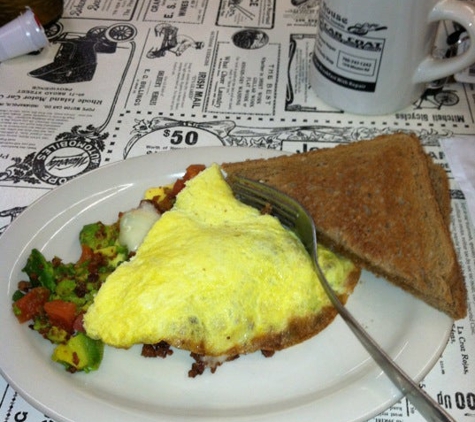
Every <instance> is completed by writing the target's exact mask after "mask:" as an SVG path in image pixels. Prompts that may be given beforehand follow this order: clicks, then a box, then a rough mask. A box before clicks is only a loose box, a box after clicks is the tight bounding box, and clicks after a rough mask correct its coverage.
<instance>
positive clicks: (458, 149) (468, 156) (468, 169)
mask: <svg viewBox="0 0 475 422" xmlns="http://www.w3.org/2000/svg"><path fill="white" fill-rule="evenodd" d="M441 143H442V148H443V149H444V153H445V156H446V158H447V161H448V163H449V166H450V169H451V170H452V175H453V176H454V178H455V180H456V181H457V183H458V185H459V186H460V189H462V192H463V193H464V195H465V198H466V200H467V205H468V210H469V213H470V216H471V218H472V223H473V224H475V137H474V136H457V137H453V138H446V139H442V140H441Z"/></svg>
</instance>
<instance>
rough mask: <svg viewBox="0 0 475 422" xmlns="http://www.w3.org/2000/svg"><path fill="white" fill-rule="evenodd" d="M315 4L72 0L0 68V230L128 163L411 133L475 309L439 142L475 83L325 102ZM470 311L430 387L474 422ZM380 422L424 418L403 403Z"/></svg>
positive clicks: (464, 224)
mask: <svg viewBox="0 0 475 422" xmlns="http://www.w3.org/2000/svg"><path fill="white" fill-rule="evenodd" d="M294 3H295V4H294ZM298 3H300V4H298ZM318 3H319V1H318V0H307V1H302V2H294V1H292V2H290V1H288V2H277V1H276V0H273V1H272V0H267V1H253V0H244V1H242V2H241V1H239V2H238V1H236V2H233V1H225V0H221V1H220V2H217V1H216V2H211V1H209V0H190V1H185V0H144V1H139V0H121V1H116V2H106V1H102V0H82V1H78V0H66V1H65V10H64V15H63V18H62V19H61V20H60V21H58V22H56V23H55V24H53V25H51V26H50V27H48V28H47V34H48V37H49V38H50V41H51V44H50V46H49V47H47V48H46V49H44V50H43V51H42V52H40V53H38V54H30V55H27V56H24V57H19V58H16V59H13V60H9V61H6V62H4V63H1V64H0V234H1V233H3V232H4V231H5V230H6V228H7V227H8V225H9V224H10V223H11V222H12V221H13V220H14V219H15V218H16V217H17V216H18V215H19V214H20V213H21V212H22V211H23V210H24V209H25V208H26V207H27V206H28V205H30V204H31V203H32V202H34V201H35V200H36V199H38V198H40V197H41V196H43V195H44V194H45V193H47V192H49V191H51V190H52V189H54V188H56V187H58V186H60V185H62V184H64V183H66V182H67V181H69V180H71V179H74V178H75V177H77V176H78V175H80V174H84V173H86V172H89V171H92V170H94V169H96V168H98V167H101V166H104V165H106V164H109V163H112V162H117V161H121V160H124V159H127V158H131V157H137V156H141V155H145V154H150V153H159V152H162V151H168V150H171V149H177V148H197V147H208V146H223V147H229V146H231V147H237V146H247V147H255V148H268V149H275V150H282V151H288V152H303V151H308V150H310V149H313V148H322V147H333V146H335V145H338V144H341V143H349V142H354V141H357V140H364V139H369V138H373V137H375V136H377V135H380V134H388V133H393V132H397V131H404V132H413V133H415V134H417V135H418V136H419V138H420V139H421V142H422V144H423V146H424V148H425V149H426V151H427V152H428V153H430V155H431V156H432V158H433V159H434V160H435V162H437V163H439V164H441V165H443V166H444V167H445V168H446V170H447V173H448V175H449V178H450V181H451V195H452V206H453V208H454V210H455V211H454V218H453V223H452V224H453V226H454V228H455V229H454V230H453V232H454V240H455V243H456V245H457V249H458V252H459V256H460V259H461V262H462V265H463V267H464V270H465V272H466V274H468V276H467V277H466V278H467V287H468V290H469V300H470V303H469V306H470V309H474V307H475V288H474V281H475V278H474V275H473V274H474V273H475V271H474V261H475V260H474V258H475V256H474V250H475V247H474V237H475V236H474V227H473V225H472V224H471V223H470V221H469V219H467V218H466V214H467V210H466V204H465V200H464V196H463V193H462V192H461V190H460V188H459V187H458V186H457V184H456V183H455V181H454V180H453V178H452V175H451V170H450V168H449V166H448V163H447V160H446V158H445V156H444V151H443V149H442V147H441V143H440V141H441V140H442V139H444V138H451V137H458V136H466V135H468V136H471V135H474V134H475V127H474V119H475V114H474V113H475V88H474V85H473V84H470V83H465V84H463V83H459V82H455V81H453V80H450V81H448V83H447V84H446V85H445V86H444V87H443V88H441V89H440V90H439V92H437V93H434V92H430V93H429V92H428V93H426V95H423V96H422V97H421V98H419V99H417V100H416V101H415V102H414V103H413V104H412V105H411V106H409V107H407V108H406V109H405V110H401V111H400V112H397V113H395V114H391V115H387V116H372V117H367V116H366V117H365V116H356V115H350V114H348V113H343V112H341V111H339V110H335V109H333V108H331V107H329V106H327V105H326V104H324V103H322V102H321V101H320V100H319V99H318V98H317V97H316V96H315V95H314V93H313V92H312V90H311V88H310V87H309V82H308V70H309V66H310V55H311V52H312V50H313V41H314V34H315V29H314V28H315V25H316V22H317V14H318V13H317V12H318ZM450 25H451V24H450V23H444V25H442V26H441V39H444V37H445V36H446V35H447V34H449V33H450V32H451V31H452V28H451V26H450ZM440 48H444V47H443V46H441V47H440ZM55 154H56V159H55V160H53V159H52V158H53V157H54V155H55ZM46 157H48V158H49V159H48V160H47V159H45V158H46ZM473 318H474V317H473V313H470V314H469V316H467V318H466V319H464V320H460V321H456V322H455V323H454V326H453V331H452V334H451V336H450V339H449V342H448V344H447V347H446V349H445V351H444V353H443V355H442V356H441V357H440V359H439V361H438V362H437V364H436V365H435V366H434V368H433V369H432V370H431V372H430V373H429V374H428V375H427V377H426V378H425V379H424V381H423V382H422V385H423V387H424V388H425V389H426V390H427V391H428V392H429V394H431V395H432V396H433V397H434V398H435V399H436V400H438V401H439V402H440V403H441V404H442V405H443V406H444V407H446V408H447V409H448V410H449V412H450V413H451V414H453V415H454V416H455V417H456V419H457V420H458V421H460V422H471V421H475V382H473V379H474V374H473V371H474V364H473V362H472V361H473V359H474V358H475V321H474V319H473ZM0 391H1V392H2V394H0V397H1V399H0V419H1V420H3V421H5V422H7V421H13V420H14V421H22V420H28V421H35V422H36V421H38V422H39V421H47V420H48V421H49V420H50V419H49V417H48V416H46V415H43V414H42V413H41V412H39V411H38V410H36V409H34V408H33V407H31V406H30V405H29V404H28V403H27V402H26V401H24V400H23V399H22V398H21V397H20V396H19V395H18V394H17V393H16V392H15V391H14V389H13V388H11V387H10V386H9V385H8V383H7V382H6V381H4V380H3V379H2V378H1V377H0ZM372 420H373V421H374V422H383V421H391V422H398V421H422V420H423V419H422V417H421V416H420V415H419V414H418V413H417V411H415V410H414V409H413V407H412V406H411V405H410V403H408V402H407V400H405V399H403V400H401V401H400V402H399V403H397V404H396V405H394V406H393V407H392V408H390V409H388V410H387V411H385V412H384V413H382V414H381V415H379V416H377V417H375V418H374V419H372Z"/></svg>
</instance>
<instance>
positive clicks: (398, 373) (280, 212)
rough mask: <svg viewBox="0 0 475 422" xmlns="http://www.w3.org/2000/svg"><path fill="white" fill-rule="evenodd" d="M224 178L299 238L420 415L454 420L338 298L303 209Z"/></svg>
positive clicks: (265, 189)
mask: <svg viewBox="0 0 475 422" xmlns="http://www.w3.org/2000/svg"><path fill="white" fill-rule="evenodd" d="M228 182H229V184H230V186H231V188H232V190H233V192H234V193H235V195H236V197H237V198H238V199H239V200H240V201H242V202H244V203H246V204H248V205H251V206H253V207H255V208H258V209H264V208H265V207H269V208H270V213H271V214H272V215H274V216H275V217H277V218H278V219H279V220H280V222H281V223H282V224H283V225H284V226H286V227H287V228H289V229H290V230H292V231H294V232H295V234H296V235H297V236H298V237H299V238H300V240H301V241H302V243H303V245H304V246H305V249H306V250H307V251H308V253H309V254H310V255H311V257H312V258H313V262H314V263H315V269H316V272H317V275H318V278H319V279H320V282H321V284H322V286H323V288H324V290H325V292H326V294H327V295H328V297H329V298H330V300H331V302H332V304H333V306H334V307H335V308H336V310H337V311H338V313H339V314H340V316H341V317H342V318H343V320H344V321H345V322H346V323H347V324H348V326H349V328H350V329H351V330H352V331H353V333H354V334H355V336H356V337H357V338H358V340H359V341H360V342H361V344H362V345H363V346H364V347H365V349H366V350H367V351H368V353H369V354H370V355H371V356H372V357H373V359H374V360H375V361H376V363H377V364H378V365H379V366H380V368H381V369H382V370H383V371H384V372H385V374H386V375H387V376H388V378H389V379H390V380H391V381H392V382H393V383H394V385H395V386H396V387H397V388H398V389H399V390H400V391H401V392H402V393H403V394H405V395H406V396H407V397H408V398H409V400H410V401H411V403H412V404H413V405H414V407H415V408H416V409H417V410H418V411H419V412H420V413H421V415H422V416H423V417H424V418H425V419H426V420H427V421H434V422H455V419H453V418H452V417H451V416H450V415H449V414H448V413H447V412H446V411H445V410H444V409H443V408H442V407H440V406H439V405H438V404H437V402H436V401H434V400H433V399H432V398H431V397H430V396H429V395H428V394H427V393H426V392H425V391H424V390H422V389H421V388H419V386H418V385H416V383H415V382H414V381H413V380H412V379H411V378H410V377H409V376H408V375H407V374H406V373H405V372H404V371H403V370H402V369H401V368H400V367H399V366H398V365H397V364H396V363H395V362H394V361H393V360H392V359H391V357H390V356H389V355H388V354H387V353H386V352H385V351H384V350H383V349H381V347H380V346H379V345H378V344H377V343H376V341H375V340H374V339H373V338H372V337H371V336H370V335H369V334H368V333H367V332H366V331H365V330H364V329H363V327H362V326H361V325H360V324H359V323H358V322H357V321H356V319H355V318H354V317H353V315H352V314H351V313H350V312H349V311H348V310H347V308H346V307H345V306H343V304H342V303H341V301H340V300H339V299H338V296H337V295H336V293H335V292H334V291H333V289H332V287H331V286H330V284H329V283H328V281H327V279H326V278H325V275H324V274H323V271H322V269H321V267H320V265H319V264H318V260H317V235H316V231H315V224H314V222H313V218H312V217H311V216H310V214H309V213H308V212H307V210H306V209H305V208H304V207H303V206H302V205H301V204H300V203H299V202H297V201H295V200H294V199H292V198H291V197H289V196H288V195H286V194H284V193H282V192H280V191H278V190H276V189H274V188H272V187H270V186H268V185H265V184H263V183H260V182H256V181H253V180H249V179H246V178H243V177H240V176H231V177H229V178H228Z"/></svg>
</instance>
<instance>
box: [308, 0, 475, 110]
mask: <svg viewBox="0 0 475 422" xmlns="http://www.w3.org/2000/svg"><path fill="white" fill-rule="evenodd" d="M442 20H449V21H455V22H457V23H458V24H460V25H462V26H463V27H464V28H465V30H466V31H467V33H468V35H469V36H470V47H469V49H468V50H467V51H465V53H463V54H462V55H460V56H456V57H451V58H442V59H441V58H435V57H434V56H433V54H432V53H433V51H434V44H435V38H436V34H437V29H438V26H439V23H440V21H442ZM473 63H475V5H472V4H470V3H468V2H464V1H460V0H322V2H321V4H320V10H319V18H318V29H317V35H316V39H315V49H314V53H313V55H312V59H311V69H310V75H311V76H310V78H311V81H310V82H311V85H312V87H313V89H314V91H315V92H316V94H317V96H318V97H319V98H320V99H322V100H323V101H324V102H325V103H327V104H329V105H331V106H333V107H336V108H338V109H341V110H344V111H348V112H351V113H355V114H367V115H375V114H388V113H392V112H395V111H397V110H400V109H402V108H405V107H407V106H409V105H410V104H411V103H412V102H414V101H415V100H416V99H417V98H419V97H420V96H421V95H422V93H423V91H424V89H425V88H426V87H427V83H428V82H431V81H434V80H438V79H441V78H445V77H447V76H450V75H452V74H454V73H456V72H459V71H461V70H462V69H464V68H466V67H468V66H470V65H472V64H473Z"/></svg>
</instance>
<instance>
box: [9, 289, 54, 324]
mask: <svg viewBox="0 0 475 422" xmlns="http://www.w3.org/2000/svg"><path fill="white" fill-rule="evenodd" d="M49 295H50V291H49V290H48V289H47V288H46V287H35V288H34V289H31V290H30V291H29V292H28V293H27V294H26V295H25V296H23V297H22V298H20V299H18V300H17V301H15V302H14V303H13V312H14V313H15V315H16V317H17V318H18V321H20V322H21V323H23V322H26V321H29V320H30V319H32V318H34V317H35V316H37V315H39V314H40V313H41V312H42V311H43V306H44V304H45V303H46V301H47V300H48V298H49Z"/></svg>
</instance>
